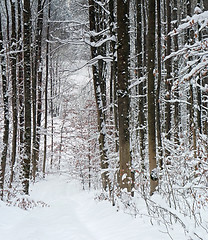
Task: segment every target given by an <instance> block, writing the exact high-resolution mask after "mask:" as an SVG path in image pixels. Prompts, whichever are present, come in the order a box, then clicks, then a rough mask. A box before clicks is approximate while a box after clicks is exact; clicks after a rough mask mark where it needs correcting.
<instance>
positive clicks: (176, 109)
mask: <svg viewBox="0 0 208 240" xmlns="http://www.w3.org/2000/svg"><path fill="white" fill-rule="evenodd" d="M177 13H178V2H177V0H174V8H173V21H174V24H173V28H174V29H176V28H177V26H178V16H177V15H178V14H177ZM173 43H174V51H175V52H177V51H178V36H177V35H175V36H174V37H173ZM173 68H174V71H173V74H174V83H175V86H174V88H175V90H174V93H175V100H176V101H175V103H174V128H175V129H174V142H175V143H176V144H179V122H180V115H179V113H180V112H179V102H178V101H179V82H178V80H177V77H178V61H177V60H176V61H174V65H173Z"/></svg>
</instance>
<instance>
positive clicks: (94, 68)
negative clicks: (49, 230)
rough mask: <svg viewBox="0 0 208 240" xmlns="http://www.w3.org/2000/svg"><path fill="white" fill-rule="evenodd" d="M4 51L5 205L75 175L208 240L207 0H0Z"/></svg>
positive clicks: (1, 168)
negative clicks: (50, 181)
mask: <svg viewBox="0 0 208 240" xmlns="http://www.w3.org/2000/svg"><path fill="white" fill-rule="evenodd" d="M0 53H1V54H0V92H1V95H0V106H1V115H0V127H1V132H0V163H1V164H0V198H1V201H0V203H2V204H3V203H6V204H8V205H9V206H11V205H14V206H16V205H18V204H19V206H20V208H23V209H27V208H30V205H33V204H34V202H33V200H31V199H30V198H29V196H30V188H31V187H32V186H33V185H34V184H36V183H38V182H41V181H45V180H46V179H47V177H48V176H49V175H53V174H57V173H58V174H67V175H68V176H69V178H70V179H73V180H76V181H78V182H79V183H80V186H81V187H82V189H83V190H85V191H94V190H96V191H98V192H99V193H98V194H97V197H96V199H97V201H98V202H103V201H107V202H109V204H111V205H112V208H113V207H114V208H116V209H117V210H119V209H120V208H121V206H122V208H124V209H125V212H127V213H128V214H130V215H132V216H137V215H139V214H140V211H139V206H138V205H139V204H138V201H140V200H141V201H143V202H144V203H145V204H144V206H145V209H146V211H147V213H146V214H147V215H148V217H149V219H150V222H151V224H153V225H154V224H156V225H157V224H163V225H164V226H165V227H166V231H167V233H168V237H169V238H170V239H174V240H176V238H173V237H172V236H171V234H170V232H171V228H172V226H173V225H174V224H175V223H177V224H179V225H180V226H181V228H182V229H183V231H184V235H185V236H186V237H187V238H185V239H193V240H195V239H196V240H197V239H203V240H206V239H208V221H207V219H208V215H207V212H208V1H207V0H1V1H0ZM27 197H28V202H27V204H26V203H25V199H26V198H27ZM139 199H140V200H139ZM26 205H27V206H26ZM0 212H1V207H0ZM190 226H193V228H192V227H190ZM190 228H191V229H190ZM169 238H164V239H169ZM37 239H39V238H37ZM45 239H46V240H47V238H45ZM48 239H49V238H48ZM57 239H58V238H57ZM63 239H64V238H63ZM74 239H75V238H74ZM100 239H101V238H100ZM144 239H145V238H144ZM80 240H81V238H80ZM132 240H133V238H132Z"/></svg>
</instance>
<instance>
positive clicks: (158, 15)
mask: <svg viewBox="0 0 208 240" xmlns="http://www.w3.org/2000/svg"><path fill="white" fill-rule="evenodd" d="M161 36H162V33H161V0H157V68H158V73H157V74H158V77H157V89H156V124H157V144H158V157H159V166H160V168H162V165H163V160H162V155H163V153H162V137H161V121H160V87H161V80H162V57H161V54H162V53H161Z"/></svg>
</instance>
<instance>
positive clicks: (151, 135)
mask: <svg viewBox="0 0 208 240" xmlns="http://www.w3.org/2000/svg"><path fill="white" fill-rule="evenodd" d="M147 56H148V60H147V74H148V147H149V171H150V195H152V194H153V193H154V191H155V190H156V187H157V186H158V179H157V172H156V169H157V163H156V133H155V75H154V72H153V71H154V68H155V0H150V1H149V5H148V35H147Z"/></svg>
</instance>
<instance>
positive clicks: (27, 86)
mask: <svg viewBox="0 0 208 240" xmlns="http://www.w3.org/2000/svg"><path fill="white" fill-rule="evenodd" d="M23 7H24V9H23V26H24V28H23V50H24V63H23V64H24V106H25V114H24V118H25V128H24V130H25V132H24V156H23V176H22V178H23V179H22V184H23V191H24V193H25V194H29V176H30V163H31V67H30V64H31V62H30V39H31V12H30V11H31V10H30V0H24V4H23Z"/></svg>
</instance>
